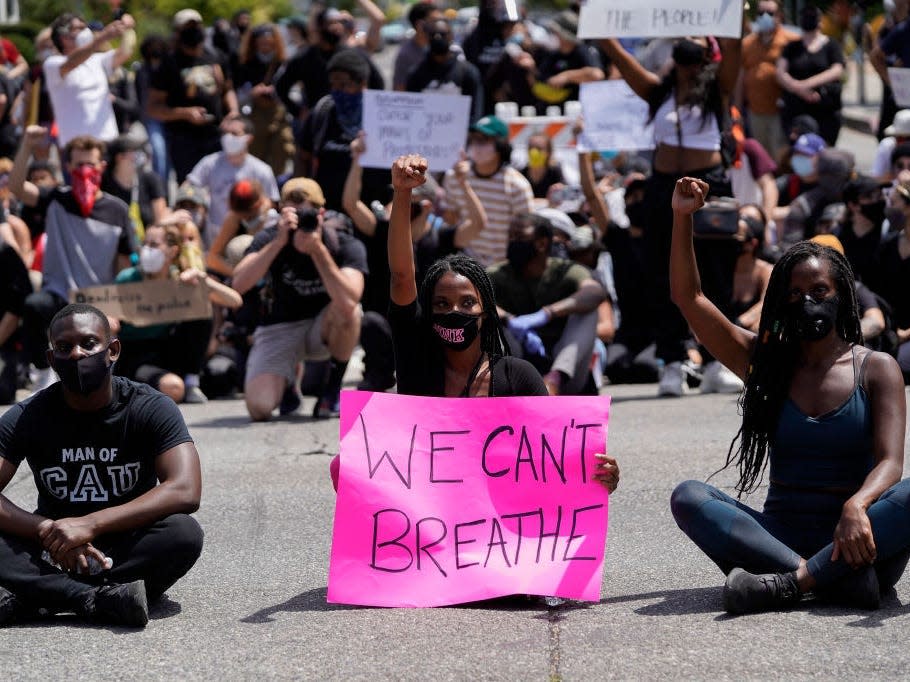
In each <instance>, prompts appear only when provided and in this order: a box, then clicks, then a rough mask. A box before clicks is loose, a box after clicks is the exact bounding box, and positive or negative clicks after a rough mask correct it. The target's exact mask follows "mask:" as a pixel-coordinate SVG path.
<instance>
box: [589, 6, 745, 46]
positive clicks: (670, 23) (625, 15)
mask: <svg viewBox="0 0 910 682" xmlns="http://www.w3.org/2000/svg"><path fill="white" fill-rule="evenodd" d="M742 23H743V3H742V0H691V1H690V2H680V1H679V0H647V1H646V2H630V1H629V0H584V1H583V2H582V5H581V12H580V13H579V17H578V37H579V38H675V37H677V36H707V35H713V36H721V37H727V38H739V37H740V36H741V35H742Z"/></svg>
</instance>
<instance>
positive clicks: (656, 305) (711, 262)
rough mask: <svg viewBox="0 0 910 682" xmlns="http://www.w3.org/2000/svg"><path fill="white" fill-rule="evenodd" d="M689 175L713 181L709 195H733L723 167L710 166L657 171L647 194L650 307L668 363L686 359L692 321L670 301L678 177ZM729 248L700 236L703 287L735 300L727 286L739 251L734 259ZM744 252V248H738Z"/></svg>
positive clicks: (662, 354)
mask: <svg viewBox="0 0 910 682" xmlns="http://www.w3.org/2000/svg"><path fill="white" fill-rule="evenodd" d="M684 175H686V176H689V177H694V178H699V179H700V180H704V181H705V182H707V183H708V185H709V186H710V188H709V190H708V194H709V196H730V185H729V182H728V181H727V180H726V177H725V174H724V169H723V167H720V166H718V167H715V168H708V169H704V170H699V171H686V172H684V173H678V174H676V173H674V174H670V173H658V172H655V173H654V174H653V175H652V176H651V178H650V180H649V181H648V187H647V190H646V194H645V202H646V205H647V206H649V207H650V214H649V216H648V217H649V221H648V225H647V226H646V228H645V254H646V256H647V267H648V273H649V275H650V278H649V279H650V282H651V290H650V292H649V293H650V297H649V298H650V308H651V319H652V320H653V322H654V339H655V341H656V342H657V349H656V355H657V357H658V358H659V359H661V360H663V361H664V362H665V363H671V362H681V361H683V360H685V359H686V346H685V342H686V339H687V338H688V336H689V326H688V324H687V323H686V320H685V319H684V318H683V316H682V313H680V312H679V308H677V307H676V306H675V305H674V304H673V301H671V300H670V243H671V241H672V237H673V209H672V206H671V200H672V198H673V190H674V189H675V188H676V181H677V180H678V179H679V178H681V177H683V176H684ZM727 250H728V249H726V248H724V247H723V246H721V245H718V244H717V243H711V242H710V241H709V240H696V243H695V255H696V259H697V261H698V269H699V273H700V274H701V279H702V288H703V289H704V291H705V294H706V295H707V296H708V298H710V299H711V300H713V301H715V302H717V301H729V300H731V297H730V296H727V295H725V293H724V292H725V290H726V289H729V290H730V291H732V287H733V268H734V266H735V264H736V259H735V256H734V257H733V258H732V260H731V259H730V255H732V253H731V254H727V253H726V251H727ZM737 253H738V252H737Z"/></svg>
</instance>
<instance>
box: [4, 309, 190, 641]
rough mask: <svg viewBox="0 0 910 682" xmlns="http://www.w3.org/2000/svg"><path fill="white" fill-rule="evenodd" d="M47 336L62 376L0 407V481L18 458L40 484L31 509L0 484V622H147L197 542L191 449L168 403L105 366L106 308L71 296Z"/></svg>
mask: <svg viewBox="0 0 910 682" xmlns="http://www.w3.org/2000/svg"><path fill="white" fill-rule="evenodd" d="M48 338H49V340H50V349H48V350H47V357H48V361H49V362H50V363H51V364H52V365H53V367H54V369H55V370H56V372H57V374H59V375H60V377H61V380H60V381H59V382H58V383H56V384H54V385H52V386H51V387H50V388H48V389H46V390H43V391H41V392H39V393H37V394H35V395H34V396H32V397H31V398H29V399H28V400H25V401H24V402H21V403H19V404H17V405H16V406H14V407H13V408H11V409H10V410H8V411H7V412H6V413H5V414H4V415H3V416H2V417H0V491H2V490H3V489H5V488H6V486H7V485H8V484H9V483H10V481H11V480H12V478H13V476H14V474H15V473H16V470H17V469H18V467H19V465H20V464H21V463H22V461H23V460H26V461H27V462H28V465H29V468H30V469H31V471H32V475H33V476H34V480H35V486H36V487H37V488H38V508H37V510H36V511H35V512H34V513H30V512H28V511H26V510H24V509H21V508H19V507H17V506H16V505H14V504H13V503H12V502H10V500H9V499H7V498H6V497H5V496H3V495H2V493H0V623H6V622H10V621H15V620H17V619H19V618H27V617H29V616H31V615H36V614H38V613H41V612H49V613H61V612H67V611H75V612H76V613H77V614H79V615H82V616H86V617H89V618H91V619H93V620H99V621H102V622H107V623H114V624H119V625H126V626H131V627H144V626H145V624H146V623H147V622H148V604H149V603H150V602H152V601H154V600H155V599H158V598H159V597H160V596H161V595H162V594H163V593H164V591H165V590H166V589H168V588H169V587H170V586H171V585H173V584H174V583H175V582H176V581H177V580H178V579H179V578H180V577H182V576H183V575H184V574H185V573H186V572H187V571H189V569H190V568H191V567H192V566H193V564H194V563H195V562H196V559H197V558H198V557H199V553H200V552H201V550H202V529H201V528H200V527H199V524H198V523H197V522H196V521H195V519H193V518H192V517H191V516H189V514H191V513H192V512H194V511H196V509H198V507H199V499H200V493H201V487H202V481H201V474H200V467H199V455H198V453H197V452H196V447H195V446H194V445H193V442H192V439H191V438H190V435H189V433H188V432H187V428H186V424H185V423H184V421H183V416H182V415H181V414H180V411H179V410H178V409H177V406H176V405H174V403H173V401H171V400H170V399H169V398H167V397H165V396H164V395H163V394H161V393H159V392H157V391H155V390H153V389H151V388H149V387H148V386H145V385H142V384H137V383H134V382H132V381H128V380H126V379H124V378H122V377H112V376H111V368H112V366H113V363H114V362H115V361H116V360H117V358H118V357H119V355H120V342H119V341H118V340H117V339H115V338H112V335H111V329H110V326H109V325H108V321H107V317H106V316H105V315H104V313H102V312H101V311H100V310H98V309H97V308H93V307H92V306H88V305H81V304H77V305H70V306H67V307H66V308H64V309H63V310H61V311H60V312H59V313H58V314H57V315H56V316H55V317H54V319H53V320H52V321H51V325H50V328H49V332H48Z"/></svg>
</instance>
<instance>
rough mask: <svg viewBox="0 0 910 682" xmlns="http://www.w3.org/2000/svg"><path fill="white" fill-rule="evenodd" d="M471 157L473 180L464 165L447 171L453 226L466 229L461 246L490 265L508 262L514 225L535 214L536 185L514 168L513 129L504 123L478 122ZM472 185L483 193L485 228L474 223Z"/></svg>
mask: <svg viewBox="0 0 910 682" xmlns="http://www.w3.org/2000/svg"><path fill="white" fill-rule="evenodd" d="M466 153H467V157H468V161H470V167H469V170H468V172H467V175H464V176H463V175H462V170H463V165H462V164H458V165H456V167H455V168H453V169H451V170H449V171H446V175H445V179H444V180H443V187H444V188H445V191H446V202H447V204H448V206H449V208H450V209H451V210H452V216H451V217H450V219H449V222H451V223H457V224H458V225H461V226H463V228H464V230H463V232H462V237H461V238H460V239H459V242H458V243H457V244H456V246H458V247H459V248H463V249H464V250H465V252H466V253H467V254H468V255H470V256H472V257H474V258H475V259H477V260H479V261H480V262H481V263H483V264H484V265H485V266H489V265H492V264H493V263H496V262H498V261H501V260H502V259H503V258H505V257H506V247H507V245H508V242H509V225H510V224H511V221H512V220H513V219H514V218H515V217H516V216H519V215H523V214H525V213H530V212H531V211H532V210H534V206H533V198H534V197H533V194H532V192H531V183H530V182H528V180H527V179H526V178H525V177H524V176H523V175H522V174H521V173H519V172H518V171H517V170H515V169H514V168H513V167H512V166H510V165H509V163H510V160H511V156H512V146H511V145H510V144H509V128H508V126H506V124H505V123H504V122H503V121H502V120H501V119H499V118H497V117H496V116H484V117H483V118H482V119H480V120H479V121H477V122H476V123H474V124H473V125H472V126H471V129H470V131H469V132H468V142H467V149H466ZM467 185H470V187H471V189H472V190H473V191H474V192H476V193H477V196H478V197H479V198H480V203H481V204H482V205H483V207H484V209H485V211H486V218H487V220H486V223H485V224H483V225H476V224H474V221H473V220H472V216H471V214H470V210H471V209H470V201H469V199H468V196H467V194H466V191H465V187H466V186H467ZM466 223H468V224H467V225H466Z"/></svg>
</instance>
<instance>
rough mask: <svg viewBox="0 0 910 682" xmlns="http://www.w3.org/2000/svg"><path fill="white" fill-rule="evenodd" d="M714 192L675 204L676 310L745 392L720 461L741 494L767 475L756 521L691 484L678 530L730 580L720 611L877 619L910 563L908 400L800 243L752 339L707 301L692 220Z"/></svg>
mask: <svg viewBox="0 0 910 682" xmlns="http://www.w3.org/2000/svg"><path fill="white" fill-rule="evenodd" d="M707 190H708V186H707V184H706V183H704V182H703V181H701V180H696V179H694V178H682V179H680V180H679V182H678V183H677V185H676V189H675V192H674V195H673V204H672V205H673V211H674V223H673V242H672V251H671V253H670V272H671V285H672V293H673V300H674V301H675V302H676V304H677V305H678V306H679V308H680V310H681V311H682V312H683V314H684V316H685V318H686V320H687V321H688V322H689V324H690V325H691V327H692V330H693V332H694V333H695V335H696V336H697V337H698V338H699V339H700V340H701V342H702V343H704V344H705V346H707V347H708V349H709V350H710V351H711V352H712V354H713V355H714V356H715V357H717V358H719V359H720V360H721V361H722V362H723V363H724V364H725V365H726V366H727V367H728V368H729V369H731V370H733V371H734V372H736V374H737V375H738V376H739V377H741V378H742V379H743V380H744V381H745V384H746V386H745V390H744V393H743V397H742V399H741V402H740V410H741V412H742V428H741V430H740V432H739V433H738V434H737V436H736V437H735V438H734V440H733V443H732V444H731V446H730V451H729V454H728V455H727V465H730V464H733V465H734V466H735V467H736V468H738V473H739V481H738V483H737V485H736V490H737V492H738V493H749V492H752V491H754V490H755V489H756V488H757V487H758V486H759V485H760V484H761V481H762V478H763V476H764V473H765V471H766V468H767V470H769V471H770V473H769V479H770V487H769V488H768V494H767V499H766V502H765V506H764V510H763V511H758V510H755V509H750V508H749V507H747V506H746V505H745V504H743V503H742V502H741V501H739V500H737V499H735V498H734V497H731V496H730V495H728V494H726V493H725V492H723V491H721V490H720V489H718V488H716V487H714V486H710V485H707V484H706V483H703V482H701V481H694V480H690V481H685V482H683V483H680V484H679V485H678V486H677V487H676V489H675V490H674V491H673V495H672V497H671V500H670V507H671V511H672V512H673V517H674V519H675V520H676V523H677V525H678V526H679V527H680V529H681V530H682V531H683V532H684V533H685V534H686V535H688V536H689V538H690V539H691V540H692V541H693V542H694V543H695V544H696V545H698V547H699V548H700V549H701V550H702V551H703V552H704V553H705V554H706V555H707V557H708V558H709V559H711V560H712V561H713V562H714V563H715V564H716V565H717V566H718V568H720V570H721V571H722V572H723V573H724V574H725V575H726V582H725V584H724V588H723V605H724V609H725V610H726V611H727V612H728V613H732V614H743V613H753V612H759V611H772V610H780V609H786V608H790V607H793V606H796V605H797V603H799V602H800V601H801V600H802V599H803V598H805V596H808V594H809V593H810V592H811V593H813V594H814V595H815V597H816V598H817V599H819V600H820V601H823V602H828V603H835V604H841V605H845V606H849V607H854V608H864V609H876V608H878V606H879V603H880V599H881V593H882V591H886V592H887V591H888V590H889V589H890V588H891V587H893V585H894V584H895V583H896V582H897V581H898V579H899V578H900V577H901V575H902V574H903V572H904V569H905V567H906V565H907V559H908V557H910V483H908V481H906V480H905V481H901V472H902V470H903V462H904V428H905V424H906V400H905V397H904V388H903V385H902V382H901V376H900V370H899V368H898V366H897V363H896V362H895V361H894V359H893V358H892V357H890V356H888V355H886V354H884V353H877V352H874V351H870V350H868V349H866V348H863V346H862V332H861V331H860V325H859V314H858V311H857V308H856V298H855V295H854V288H853V278H852V276H851V272H850V265H849V263H847V261H846V259H845V258H844V257H843V256H841V255H840V254H839V253H837V252H836V251H834V250H833V249H830V248H827V247H824V246H821V245H819V244H815V243H812V242H808V241H804V242H800V243H798V244H796V245H795V246H793V247H792V248H791V249H790V250H789V251H787V252H786V253H784V255H783V256H782V257H781V259H780V260H779V261H778V262H777V264H776V265H775V266H774V270H773V272H772V273H771V282H770V284H769V285H768V294H767V297H766V300H765V308H764V310H763V312H762V318H761V323H760V327H759V332H758V334H754V333H752V332H750V331H748V330H746V329H743V328H741V327H737V326H736V325H734V324H732V323H731V322H730V321H729V320H728V319H727V318H726V317H725V316H724V315H723V314H722V313H721V312H720V311H719V310H718V309H717V308H716V307H715V306H714V305H713V304H712V303H711V301H710V300H708V299H707V297H706V296H705V295H704V293H703V292H702V290H701V286H700V282H699V277H698V270H697V268H696V267H695V253H694V250H693V246H692V242H693V239H692V223H693V221H692V214H693V213H694V212H695V211H696V210H698V209H699V208H701V206H702V205H704V201H705V195H706V194H707Z"/></svg>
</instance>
